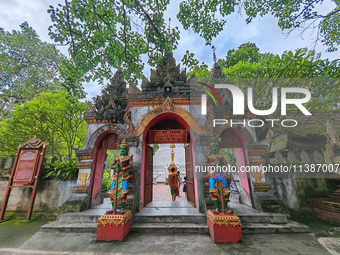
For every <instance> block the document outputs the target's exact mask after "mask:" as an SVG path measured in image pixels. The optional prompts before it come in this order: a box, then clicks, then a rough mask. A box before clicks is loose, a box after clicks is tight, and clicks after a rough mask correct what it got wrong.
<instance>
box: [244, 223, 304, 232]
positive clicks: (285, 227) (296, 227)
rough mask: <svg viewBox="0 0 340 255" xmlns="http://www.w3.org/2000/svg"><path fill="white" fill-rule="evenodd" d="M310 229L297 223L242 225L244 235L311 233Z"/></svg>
mask: <svg viewBox="0 0 340 255" xmlns="http://www.w3.org/2000/svg"><path fill="white" fill-rule="evenodd" d="M310 232H311V231H310V229H309V228H308V227H307V226H305V225H302V224H300V223H297V222H295V221H288V223H286V224H267V223H242V233H243V234H283V233H296V234H297V233H310Z"/></svg>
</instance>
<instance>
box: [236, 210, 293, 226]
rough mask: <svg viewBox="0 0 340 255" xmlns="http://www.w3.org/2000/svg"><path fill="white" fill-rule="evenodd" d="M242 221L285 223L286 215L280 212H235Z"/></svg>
mask: <svg viewBox="0 0 340 255" xmlns="http://www.w3.org/2000/svg"><path fill="white" fill-rule="evenodd" d="M237 216H238V217H239V218H240V220H241V222H242V223H274V224H286V223H287V222H288V220H287V216H286V215H284V214H281V213H261V214H237Z"/></svg>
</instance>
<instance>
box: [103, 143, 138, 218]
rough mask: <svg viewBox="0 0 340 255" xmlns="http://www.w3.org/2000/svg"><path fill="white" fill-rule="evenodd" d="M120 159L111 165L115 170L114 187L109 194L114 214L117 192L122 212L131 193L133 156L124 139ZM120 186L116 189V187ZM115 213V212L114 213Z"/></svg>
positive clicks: (112, 186)
mask: <svg viewBox="0 0 340 255" xmlns="http://www.w3.org/2000/svg"><path fill="white" fill-rule="evenodd" d="M119 150H120V157H117V158H115V159H114V160H113V162H112V164H111V170H113V176H112V180H113V181H112V185H111V188H110V191H109V192H108V194H109V195H110V200H111V203H112V212H114V211H115V208H116V207H117V206H116V207H115V204H114V203H115V195H116V190H117V199H116V203H118V202H119V201H121V210H122V211H124V210H125V203H126V200H127V195H128V193H129V191H128V188H129V178H130V175H129V171H128V170H129V169H131V168H132V166H133V160H132V157H133V155H131V156H129V155H128V154H129V146H128V145H127V143H126V139H125V137H124V140H123V142H122V143H121V144H120V147H119ZM117 183H118V186H117V188H116V185H117ZM114 213H115V212H114Z"/></svg>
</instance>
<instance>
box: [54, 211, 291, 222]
mask: <svg viewBox="0 0 340 255" xmlns="http://www.w3.org/2000/svg"><path fill="white" fill-rule="evenodd" d="M104 213H105V210H103V212H102V213H93V214H91V213H86V214H85V213H83V212H80V213H65V214H62V215H60V218H59V222H60V223H97V220H98V218H99V217H100V215H102V214H104ZM237 215H238V217H239V218H240V220H241V222H242V223H274V224H285V223H287V222H288V220H287V216H286V215H284V214H280V213H258V214H237ZM134 222H138V223H140V222H145V223H205V222H206V216H205V215H204V214H201V213H195V214H188V215H185V214H183V215H180V214H179V215H155V214H152V215H146V214H145V215H143V214H142V215H140V214H138V213H137V214H136V215H135V216H134Z"/></svg>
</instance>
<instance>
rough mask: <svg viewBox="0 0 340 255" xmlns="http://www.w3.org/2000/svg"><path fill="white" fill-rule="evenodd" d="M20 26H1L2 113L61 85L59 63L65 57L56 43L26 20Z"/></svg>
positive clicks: (0, 98)
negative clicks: (10, 28) (42, 36)
mask: <svg viewBox="0 0 340 255" xmlns="http://www.w3.org/2000/svg"><path fill="white" fill-rule="evenodd" d="M20 27H21V31H15V30H13V31H12V32H6V31H4V30H3V29H0V90H1V92H2V93H1V95H0V117H2V116H4V114H5V113H6V110H8V109H9V108H11V107H12V106H13V104H15V103H18V102H25V101H28V100H31V99H33V98H34V97H35V96H37V95H38V94H39V93H41V92H43V91H44V92H50V91H57V90H58V89H61V88H62V86H61V81H62V79H61V77H60V73H59V65H60V64H61V63H62V61H63V60H64V59H65V58H64V57H63V56H62V55H61V54H60V53H59V51H58V50H57V49H55V47H54V45H53V44H49V43H46V42H42V41H41V40H40V39H39V36H38V35H37V33H36V32H35V31H34V30H33V28H32V27H29V25H28V23H27V22H25V23H23V24H21V26H20Z"/></svg>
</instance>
